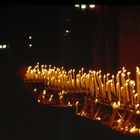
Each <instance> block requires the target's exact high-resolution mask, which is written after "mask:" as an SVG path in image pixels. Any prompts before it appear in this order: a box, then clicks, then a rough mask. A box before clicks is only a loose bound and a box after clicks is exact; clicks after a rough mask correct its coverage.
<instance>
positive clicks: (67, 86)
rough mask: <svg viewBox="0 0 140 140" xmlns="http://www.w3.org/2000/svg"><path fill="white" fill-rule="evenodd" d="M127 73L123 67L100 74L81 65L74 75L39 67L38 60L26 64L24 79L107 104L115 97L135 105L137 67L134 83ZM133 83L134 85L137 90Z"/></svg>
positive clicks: (138, 82) (139, 79)
mask: <svg viewBox="0 0 140 140" xmlns="http://www.w3.org/2000/svg"><path fill="white" fill-rule="evenodd" d="M130 74H131V73H130V72H127V70H126V69H125V67H123V68H122V70H120V71H118V72H117V74H116V76H115V75H110V73H107V74H104V75H103V76H102V74H101V70H100V71H97V72H96V71H94V70H89V71H88V73H85V72H84V68H81V69H80V70H79V71H78V73H77V74H76V73H75V69H70V70H69V71H66V70H65V69H64V67H61V68H57V67H52V66H51V65H49V66H47V65H41V66H40V64H39V63H37V65H36V66H35V67H32V66H29V67H28V70H27V73H26V80H28V81H34V82H35V81H42V82H44V81H45V82H47V85H48V87H50V88H55V89H61V90H63V89H64V90H66V91H67V90H71V91H73V92H75V91H78V92H85V93H90V94H91V95H93V96H94V97H96V98H101V99H103V100H107V101H108V102H110V103H112V101H113V100H114V99H115V100H117V101H119V102H120V103H122V104H123V105H129V106H131V107H133V108H136V107H137V108H138V105H139V102H140V71H139V68H138V67H137V68H136V84H135V81H134V80H131V78H130ZM135 85H137V87H136V89H135Z"/></svg>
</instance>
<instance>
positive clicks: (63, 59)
mask: <svg viewBox="0 0 140 140" xmlns="http://www.w3.org/2000/svg"><path fill="white" fill-rule="evenodd" d="M139 23H140V7H139V6H108V5H96V7H95V8H94V9H86V10H84V11H82V10H81V9H76V8H75V7H74V6H43V5H42V6H36V5H34V6H31V5H30V6H25V5H24V6H16V5H15V6H14V5H12V6H0V44H8V45H9V48H8V49H5V50H3V49H1V50H0V65H1V68H0V69H1V70H0V72H1V75H0V76H1V77H0V78H1V81H0V84H1V99H2V101H1V103H2V105H1V106H2V107H3V110H4V112H3V113H2V114H3V115H4V116H3V119H2V122H4V123H3V125H2V126H3V128H4V129H1V131H0V132H4V135H3V136H4V139H14V140H15V139H35V138H36V139H49V140H51V139H71V140H72V139H75V138H77V139H90V137H92V138H93V137H94V139H95V137H97V139H103V138H105V139H115V138H116V139H120V138H122V137H123V136H122V135H119V134H118V133H116V132H114V131H112V130H110V129H109V128H105V127H103V126H101V125H99V124H98V123H95V122H93V121H89V120H85V119H81V118H78V117H76V116H75V115H74V114H73V111H72V110H69V111H68V110H63V109H56V108H48V107H46V106H40V105H38V104H37V103H36V101H32V100H33V99H32V96H29V97H28V95H29V94H28V92H29V91H28V89H26V88H25V87H24V84H23V83H22V82H21V81H19V79H18V78H17V77H16V75H15V74H17V73H19V71H18V68H19V67H22V66H27V65H34V64H36V63H37V62H40V63H43V64H44V63H45V64H52V65H56V66H59V67H60V66H64V67H66V68H67V69H69V68H76V69H79V68H81V67H84V68H85V69H86V70H89V69H94V70H100V69H101V70H102V71H103V73H107V72H111V73H116V72H117V71H118V70H120V69H121V68H122V66H126V68H127V69H128V70H130V71H131V72H132V74H133V75H134V74H135V67H136V66H139V62H140V59H139V54H140V53H139V52H140V49H139V47H140V39H139V35H140V24H139ZM66 30H69V31H70V32H69V33H68V34H67V35H65V31H66ZM30 35H31V36H32V39H31V40H29V38H28V37H29V36H30ZM30 43H32V47H31V48H30V47H29V44H30ZM133 78H135V77H134V76H133ZM20 92H21V93H23V94H19V93H20ZM11 93H12V94H11ZM24 93H27V94H24ZM25 96H26V97H25ZM25 100H27V103H26V105H25V104H24V103H25V102H24V101H25ZM20 106H21V108H20V109H19V107H20ZM29 106H30V107H29ZM13 108H14V110H13ZM9 110H10V111H9ZM31 110H35V111H31ZM6 113H7V114H6ZM18 114H20V115H19V117H17V116H18ZM27 114H28V115H27ZM9 116H10V117H9ZM56 116H57V119H56ZM65 116H66V117H65ZM17 118H19V119H17ZM3 120H5V121H3ZM26 129H27V130H26ZM25 130H26V131H25ZM92 130H93V132H96V134H95V133H93V132H92ZM16 131H17V133H16ZM104 132H105V134H104ZM102 134H103V135H102ZM8 135H9V137H8ZM33 136H34V137H33ZM47 136H48V137H47ZM52 136H54V137H53V138H52ZM40 137H41V138H40ZM135 139H136V138H135Z"/></svg>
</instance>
